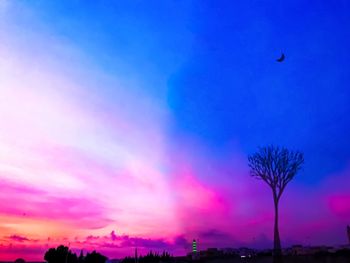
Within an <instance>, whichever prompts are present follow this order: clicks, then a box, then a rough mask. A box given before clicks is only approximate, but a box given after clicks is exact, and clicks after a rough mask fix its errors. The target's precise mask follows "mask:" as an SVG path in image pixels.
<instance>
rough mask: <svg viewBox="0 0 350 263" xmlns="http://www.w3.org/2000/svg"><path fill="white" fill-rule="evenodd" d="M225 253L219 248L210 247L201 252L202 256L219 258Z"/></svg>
mask: <svg viewBox="0 0 350 263" xmlns="http://www.w3.org/2000/svg"><path fill="white" fill-rule="evenodd" d="M223 254H224V252H223V251H222V250H218V249H217V248H208V249H206V250H202V251H200V252H199V255H200V258H217V257H220V256H222V255H223Z"/></svg>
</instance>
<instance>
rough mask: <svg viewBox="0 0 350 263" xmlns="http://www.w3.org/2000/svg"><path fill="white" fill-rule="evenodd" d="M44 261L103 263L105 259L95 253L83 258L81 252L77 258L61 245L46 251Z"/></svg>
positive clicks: (53, 262) (57, 262) (56, 262)
mask: <svg viewBox="0 0 350 263" xmlns="http://www.w3.org/2000/svg"><path fill="white" fill-rule="evenodd" d="M44 259H45V260H46V261H47V263H105V262H106V260H107V257H105V256H104V255H102V254H100V253H97V252H96V251H93V252H92V253H87V254H86V256H84V254H83V251H80V255H79V257H77V255H76V254H75V253H72V252H71V251H70V250H69V248H68V247H66V246H63V245H61V246H58V247H57V248H50V249H49V250H48V251H46V253H45V256H44Z"/></svg>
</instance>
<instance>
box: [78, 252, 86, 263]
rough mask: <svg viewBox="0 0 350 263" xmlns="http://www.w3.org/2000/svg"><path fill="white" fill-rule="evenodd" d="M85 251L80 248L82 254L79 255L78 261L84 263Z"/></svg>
mask: <svg viewBox="0 0 350 263" xmlns="http://www.w3.org/2000/svg"><path fill="white" fill-rule="evenodd" d="M84 260H85V259H84V253H83V250H80V255H79V257H78V263H84Z"/></svg>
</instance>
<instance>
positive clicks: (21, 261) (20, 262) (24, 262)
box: [15, 258, 26, 263]
mask: <svg viewBox="0 0 350 263" xmlns="http://www.w3.org/2000/svg"><path fill="white" fill-rule="evenodd" d="M15 263H26V261H25V260H24V259H23V258H17V259H16V260H15Z"/></svg>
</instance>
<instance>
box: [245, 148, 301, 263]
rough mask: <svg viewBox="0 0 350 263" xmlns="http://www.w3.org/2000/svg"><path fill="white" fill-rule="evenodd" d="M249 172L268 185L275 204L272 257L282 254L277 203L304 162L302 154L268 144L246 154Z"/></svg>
mask: <svg viewBox="0 0 350 263" xmlns="http://www.w3.org/2000/svg"><path fill="white" fill-rule="evenodd" d="M248 163H249V167H250V174H251V175H252V176H253V177H255V178H257V179H260V180H263V181H264V182H265V183H267V184H268V186H270V188H271V190H272V194H273V201H274V205H275V226H274V259H275V261H278V259H280V258H281V256H282V249H281V240H280V235H279V230H278V203H279V200H280V198H281V196H282V194H283V191H284V190H285V188H286V186H287V184H288V183H289V182H290V181H291V180H292V179H293V178H294V176H295V175H296V173H297V172H298V171H299V170H300V168H301V166H302V164H303V163H304V155H303V153H301V152H298V151H290V150H288V149H286V148H279V147H275V146H268V147H262V148H259V150H258V151H257V152H256V153H254V154H252V155H250V156H248Z"/></svg>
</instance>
